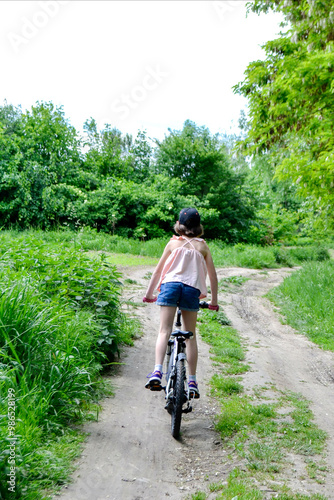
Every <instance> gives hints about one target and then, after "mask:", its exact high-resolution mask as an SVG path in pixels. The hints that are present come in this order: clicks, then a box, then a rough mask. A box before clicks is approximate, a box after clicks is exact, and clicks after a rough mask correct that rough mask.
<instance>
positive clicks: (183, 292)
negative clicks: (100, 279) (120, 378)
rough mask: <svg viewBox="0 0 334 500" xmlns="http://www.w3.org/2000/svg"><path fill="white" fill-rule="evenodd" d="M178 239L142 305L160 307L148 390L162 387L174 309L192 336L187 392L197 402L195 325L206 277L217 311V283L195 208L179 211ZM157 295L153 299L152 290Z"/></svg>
mask: <svg viewBox="0 0 334 500" xmlns="http://www.w3.org/2000/svg"><path fill="white" fill-rule="evenodd" d="M174 231H175V232H176V233H177V234H178V235H179V236H173V238H171V240H170V241H169V243H168V244H167V245H166V247H165V250H164V252H163V254H162V256H161V259H160V261H159V263H158V265H157V267H156V268H155V270H154V272H153V274H152V277H151V280H150V283H149V285H148V288H147V291H146V294H145V297H144V299H143V302H155V301H156V300H157V304H158V305H160V306H161V307H160V330H159V334H158V338H157V342H156V348H155V367H154V370H153V372H152V373H151V374H150V375H149V382H148V384H147V385H148V387H149V388H151V387H154V386H156V385H160V384H161V380H162V371H163V361H164V357H165V353H166V348H167V343H168V339H169V336H170V334H171V332H172V329H173V320H174V316H175V310H176V308H177V307H179V308H180V310H181V312H182V322H183V325H184V328H185V330H187V331H191V332H193V334H194V337H193V338H192V339H189V340H187V353H188V354H187V358H188V366H189V383H188V385H189V389H190V390H191V391H192V392H193V393H194V395H195V397H196V398H199V390H198V384H197V381H196V369H197V359H198V349H197V340H196V334H195V329H196V321H197V312H198V310H199V299H202V298H204V297H206V295H207V289H206V276H207V274H208V276H209V279H210V285H211V304H210V305H209V309H213V310H216V311H218V309H219V306H218V303H217V302H218V296H217V294H218V280H217V274H216V270H215V266H214V263H213V260H212V256H211V252H210V250H209V247H208V245H207V244H206V242H205V241H204V240H203V239H202V238H200V236H202V235H203V232H204V231H203V226H202V225H201V218H200V215H199V213H198V211H197V210H196V209H195V208H184V209H183V210H181V212H180V215H179V220H178V221H177V222H176V224H175V226H174ZM156 288H157V289H158V290H159V291H160V293H159V295H158V298H156V297H154V295H153V292H154V290H155V289H156Z"/></svg>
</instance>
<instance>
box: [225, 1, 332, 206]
mask: <svg viewBox="0 0 334 500" xmlns="http://www.w3.org/2000/svg"><path fill="white" fill-rule="evenodd" d="M248 8H249V9H250V10H252V11H254V12H257V13H259V14H260V13H266V12H268V11H269V10H270V9H272V10H273V11H277V12H281V13H282V14H283V15H284V19H285V22H284V23H283V25H282V28H284V29H285V31H284V32H281V33H280V36H279V37H278V38H277V39H276V40H272V41H269V42H267V43H266V44H264V46H263V48H264V50H265V53H266V59H265V60H263V61H260V60H259V61H255V62H252V63H250V64H249V65H248V67H247V69H246V72H245V79H244V81H243V82H241V83H239V84H237V85H236V86H235V87H234V90H235V92H237V93H239V94H241V95H244V96H245V97H247V98H248V103H249V130H248V135H247V138H246V139H245V140H244V141H243V144H242V146H243V148H244V150H245V151H246V152H247V154H265V155H266V154H268V153H269V154H270V157H271V162H272V163H273V165H274V166H275V175H276V177H277V178H278V179H279V180H288V181H289V182H292V183H293V184H294V185H295V186H296V187H297V191H298V193H299V194H301V195H302V196H303V197H312V198H313V199H315V200H316V202H317V204H318V207H319V208H320V209H322V210H324V211H327V212H328V210H329V209H330V207H331V206H332V204H333V198H334V175H333V174H334V134H333V132H334V130H333V127H334V113H333V111H334V93H333V90H334V1H333V0H326V1H323V0H298V1H296V0H254V2H251V3H249V4H248Z"/></svg>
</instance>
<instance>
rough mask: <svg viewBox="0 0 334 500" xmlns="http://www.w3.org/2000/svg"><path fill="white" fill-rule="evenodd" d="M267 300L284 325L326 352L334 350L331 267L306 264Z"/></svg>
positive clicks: (333, 268) (330, 263)
mask: <svg viewBox="0 0 334 500" xmlns="http://www.w3.org/2000/svg"><path fill="white" fill-rule="evenodd" d="M268 297H269V298H271V299H272V300H273V302H274V303H275V304H277V305H278V306H280V308H281V312H282V313H283V315H284V316H285V318H286V321H287V323H289V324H290V325H291V326H293V327H294V328H296V329H297V330H299V331H300V332H301V333H304V334H305V335H307V336H308V337H309V338H310V339H311V340H312V341H313V342H315V343H316V344H318V345H320V346H321V347H323V348H325V349H329V350H331V351H333V350H334V309H333V302H334V263H333V261H325V262H309V263H307V264H305V265H304V266H303V268H302V269H300V270H298V271H296V272H295V273H293V274H292V275H291V276H289V277H288V278H286V279H285V280H284V282H283V283H282V284H281V285H280V286H279V287H277V288H275V289H273V290H272V291H271V292H270V293H269V294H268Z"/></svg>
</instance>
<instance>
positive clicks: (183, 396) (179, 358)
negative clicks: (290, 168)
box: [146, 301, 209, 439]
mask: <svg viewBox="0 0 334 500" xmlns="http://www.w3.org/2000/svg"><path fill="white" fill-rule="evenodd" d="M208 307H209V304H208V303H207V302H204V301H201V302H200V308H202V309H206V308H208ZM175 326H176V327H177V328H178V329H177V330H174V331H173V332H172V333H171V336H170V339H169V340H168V344H167V351H166V386H162V385H161V384H159V385H154V386H149V384H146V387H147V388H148V389H150V390H153V391H162V390H163V391H165V400H166V406H165V409H166V410H167V411H168V413H169V414H170V415H171V433H172V436H173V437H174V438H175V439H177V438H178V437H179V435H180V428H181V419H182V414H183V413H190V412H191V411H192V406H191V402H192V400H193V399H198V398H197V397H196V396H197V394H196V393H195V392H194V391H192V390H191V389H189V387H188V384H187V375H186V361H187V356H186V342H185V341H186V340H187V339H191V338H192V337H193V336H194V334H193V332H189V331H183V330H180V329H179V328H180V327H181V326H182V324H181V310H180V309H178V310H177V319H176V323H175ZM198 397H199V396H198Z"/></svg>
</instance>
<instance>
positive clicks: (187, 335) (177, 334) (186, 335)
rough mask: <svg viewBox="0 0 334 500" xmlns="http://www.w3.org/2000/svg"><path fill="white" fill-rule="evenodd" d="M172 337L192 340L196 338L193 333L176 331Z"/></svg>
mask: <svg viewBox="0 0 334 500" xmlns="http://www.w3.org/2000/svg"><path fill="white" fill-rule="evenodd" d="M171 336H172V337H183V338H185V339H191V337H193V336H194V334H193V332H184V331H183V330H175V331H174V332H172V334H171Z"/></svg>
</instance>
